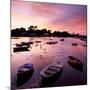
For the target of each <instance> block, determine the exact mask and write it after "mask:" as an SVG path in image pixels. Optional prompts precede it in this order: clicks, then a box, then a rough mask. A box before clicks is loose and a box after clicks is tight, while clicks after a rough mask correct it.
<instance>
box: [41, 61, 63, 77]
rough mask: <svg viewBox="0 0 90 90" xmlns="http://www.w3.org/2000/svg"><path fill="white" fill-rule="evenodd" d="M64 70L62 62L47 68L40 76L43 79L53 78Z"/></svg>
mask: <svg viewBox="0 0 90 90" xmlns="http://www.w3.org/2000/svg"><path fill="white" fill-rule="evenodd" d="M62 70H63V64H62V63H61V62H55V63H53V64H50V65H48V66H46V67H45V68H44V69H43V70H42V71H41V72H40V75H41V77H42V78H43V79H50V78H53V77H54V76H55V75H57V74H58V73H60V72H61V71H62Z"/></svg>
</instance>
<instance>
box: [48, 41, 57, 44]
mask: <svg viewBox="0 0 90 90" xmlns="http://www.w3.org/2000/svg"><path fill="white" fill-rule="evenodd" d="M56 43H57V41H49V42H47V44H56Z"/></svg>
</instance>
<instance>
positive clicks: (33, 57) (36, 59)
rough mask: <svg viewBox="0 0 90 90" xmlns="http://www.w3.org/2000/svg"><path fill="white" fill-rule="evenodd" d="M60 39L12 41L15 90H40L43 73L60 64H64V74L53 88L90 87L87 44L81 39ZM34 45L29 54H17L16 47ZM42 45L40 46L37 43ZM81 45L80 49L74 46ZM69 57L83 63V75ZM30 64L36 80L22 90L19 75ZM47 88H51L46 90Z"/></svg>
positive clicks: (44, 38)
mask: <svg viewBox="0 0 90 90" xmlns="http://www.w3.org/2000/svg"><path fill="white" fill-rule="evenodd" d="M61 39H62V38H58V37H19V38H16V39H15V38H12V39H11V87H12V89H14V88H20V89H21V88H22V89H24V88H40V87H41V85H40V79H41V77H40V71H41V70H42V69H43V68H44V67H45V66H47V65H49V64H51V63H53V62H56V61H59V62H62V63H63V66H64V67H63V72H62V74H61V75H60V76H59V77H58V79H57V80H56V81H55V82H53V84H52V85H51V86H50V87H56V86H71V85H84V84H86V83H87V47H86V46H85V45H86V44H87V43H86V42H85V41H82V40H80V39H79V38H63V39H64V41H61ZM28 41H32V42H33V44H31V45H30V48H29V51H23V52H13V48H14V47H15V44H16V43H21V42H28ZM36 41H40V42H36ZM48 41H57V43H56V44H51V45H50V44H47V43H46V42H48ZM72 43H77V46H72ZM68 56H74V57H76V58H78V59H79V60H80V61H81V62H82V63H83V72H80V71H79V70H76V69H75V68H72V67H71V66H70V65H69V64H68V60H69V58H68ZM26 63H32V64H33V65H34V73H33V75H32V77H31V78H30V79H29V80H28V81H27V82H26V83H24V84H23V85H21V86H20V87H16V85H15V84H16V73H17V70H18V68H19V67H20V66H22V65H23V64H26ZM45 87H47V86H45Z"/></svg>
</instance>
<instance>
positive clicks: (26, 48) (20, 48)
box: [14, 47, 29, 52]
mask: <svg viewBox="0 0 90 90" xmlns="http://www.w3.org/2000/svg"><path fill="white" fill-rule="evenodd" d="M28 48H29V47H15V48H14V52H21V51H29V49H28Z"/></svg>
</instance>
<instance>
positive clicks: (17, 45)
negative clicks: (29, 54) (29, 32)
mask: <svg viewBox="0 0 90 90" xmlns="http://www.w3.org/2000/svg"><path fill="white" fill-rule="evenodd" d="M15 45H16V47H21V46H23V45H22V44H18V43H16V44H15Z"/></svg>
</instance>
